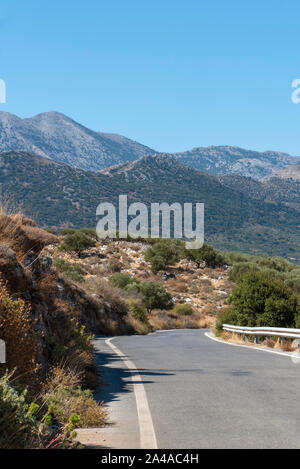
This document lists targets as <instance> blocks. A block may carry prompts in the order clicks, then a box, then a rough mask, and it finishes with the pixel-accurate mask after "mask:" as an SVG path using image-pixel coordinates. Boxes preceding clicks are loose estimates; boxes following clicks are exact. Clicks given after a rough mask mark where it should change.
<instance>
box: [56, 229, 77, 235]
mask: <svg viewBox="0 0 300 469" xmlns="http://www.w3.org/2000/svg"><path fill="white" fill-rule="evenodd" d="M77 231H78V230H76V229H75V228H63V229H62V230H60V234H61V235H62V236H66V235H69V234H74V233H76V232H77Z"/></svg>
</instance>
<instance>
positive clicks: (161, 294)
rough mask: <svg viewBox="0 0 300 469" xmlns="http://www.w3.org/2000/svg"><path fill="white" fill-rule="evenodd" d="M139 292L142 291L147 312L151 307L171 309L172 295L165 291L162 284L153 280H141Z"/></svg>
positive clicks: (149, 311)
mask: <svg viewBox="0 0 300 469" xmlns="http://www.w3.org/2000/svg"><path fill="white" fill-rule="evenodd" d="M139 292H140V293H142V295H143V297H144V299H143V304H144V305H145V307H146V309H147V312H148V313H151V311H152V310H153V309H156V308H159V309H172V307H173V300H172V295H171V294H170V293H169V292H167V291H166V289H165V288H164V286H163V285H160V284H158V283H154V282H141V284H140V286H139Z"/></svg>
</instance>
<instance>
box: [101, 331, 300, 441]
mask: <svg viewBox="0 0 300 469" xmlns="http://www.w3.org/2000/svg"><path fill="white" fill-rule="evenodd" d="M204 332H205V331H204V330H178V331H167V332H159V333H155V334H150V335H147V336H125V337H115V338H113V339H112V344H114V345H115V346H116V347H118V349H119V350H121V351H122V352H123V354H124V355H125V356H126V357H127V359H129V360H130V361H131V362H133V363H134V364H135V366H136V367H137V369H138V372H139V375H140V376H141V378H142V383H143V385H144V388H145V390H146V396H147V399H148V405H149V409H150V413H151V417H152V421H153V426H154V430H155V435H156V440H157V446H158V448H170V449H171V448H178V449H180V448H191V449H194V448H299V447H300V411H299V406H300V364H298V365H297V364H294V363H293V362H292V360H291V359H290V358H288V357H283V356H279V355H273V354H271V353H266V352H263V351H256V350H249V349H247V348H241V347H233V346H230V345H227V344H222V343H218V342H215V341H213V340H211V339H209V338H208V337H206V336H205V335H204ZM95 346H96V350H97V360H98V364H99V368H100V370H101V373H102V377H103V381H104V386H102V388H101V391H100V392H99V395H98V398H99V400H101V401H104V403H105V405H106V406H108V408H109V410H110V416H111V425H110V426H109V427H108V428H107V429H104V431H101V432H100V433H99V441H98V444H99V446H107V447H115V448H138V447H139V446H140V439H139V437H140V435H139V418H138V413H137V406H136V400H135V394H134V392H133V391H134V388H133V386H134V381H135V378H134V376H135V375H134V372H135V371H134V370H131V371H132V373H133V374H132V373H131V371H130V370H129V369H128V367H126V364H125V363H124V360H122V358H120V357H119V356H118V355H117V354H116V353H115V352H114V351H113V350H112V349H111V348H110V347H109V344H107V342H105V339H102V338H99V339H96V341H95Z"/></svg>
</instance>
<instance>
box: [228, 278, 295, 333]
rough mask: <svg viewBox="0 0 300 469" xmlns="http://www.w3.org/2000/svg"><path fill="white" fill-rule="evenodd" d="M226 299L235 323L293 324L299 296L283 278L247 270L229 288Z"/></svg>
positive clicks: (252, 325)
mask: <svg viewBox="0 0 300 469" xmlns="http://www.w3.org/2000/svg"><path fill="white" fill-rule="evenodd" d="M229 302H230V304H232V305H233V306H232V314H233V315H235V316H234V317H235V324H238V325H241V326H250V327H255V326H269V327H293V326H294V325H295V321H296V319H297V318H298V317H299V316H300V297H299V296H298V295H296V294H295V293H294V292H293V291H292V290H291V289H290V288H288V287H287V286H286V285H285V283H284V281H282V280H281V279H279V278H276V277H275V278H274V276H270V275H267V274H265V273H264V272H249V273H248V274H246V275H244V276H243V277H241V279H240V280H239V282H238V285H237V286H236V287H235V288H234V289H233V291H232V293H231V295H230V297H229Z"/></svg>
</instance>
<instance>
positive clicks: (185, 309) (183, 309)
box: [173, 303, 194, 316]
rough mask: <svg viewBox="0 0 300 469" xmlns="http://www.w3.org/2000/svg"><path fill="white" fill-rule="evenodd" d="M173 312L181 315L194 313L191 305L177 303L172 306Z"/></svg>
mask: <svg viewBox="0 0 300 469" xmlns="http://www.w3.org/2000/svg"><path fill="white" fill-rule="evenodd" d="M173 311H174V313H176V314H179V315H183V316H190V315H191V314H193V313H194V310H193V308H192V306H191V305H189V304H187V303H185V304H177V305H175V306H174V308H173Z"/></svg>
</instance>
